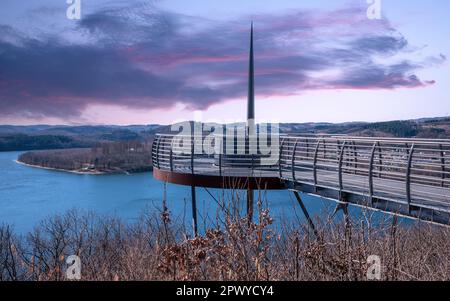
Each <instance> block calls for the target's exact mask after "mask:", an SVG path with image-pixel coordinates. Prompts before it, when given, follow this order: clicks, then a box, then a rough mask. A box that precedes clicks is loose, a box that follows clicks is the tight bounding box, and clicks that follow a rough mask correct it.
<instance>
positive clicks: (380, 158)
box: [377, 141, 383, 178]
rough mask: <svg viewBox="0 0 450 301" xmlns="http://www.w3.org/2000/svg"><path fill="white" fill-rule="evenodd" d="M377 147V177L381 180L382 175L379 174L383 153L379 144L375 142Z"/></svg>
mask: <svg viewBox="0 0 450 301" xmlns="http://www.w3.org/2000/svg"><path fill="white" fill-rule="evenodd" d="M377 146H378V164H379V165H380V166H378V177H379V178H381V177H382V174H381V172H382V171H383V153H382V151H381V145H380V142H379V141H378V142H377Z"/></svg>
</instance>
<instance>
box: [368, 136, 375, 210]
mask: <svg viewBox="0 0 450 301" xmlns="http://www.w3.org/2000/svg"><path fill="white" fill-rule="evenodd" d="M376 149H377V142H375V143H374V144H373V147H372V152H371V153H370V162H369V197H370V205H372V206H373V160H374V159H375V151H376Z"/></svg>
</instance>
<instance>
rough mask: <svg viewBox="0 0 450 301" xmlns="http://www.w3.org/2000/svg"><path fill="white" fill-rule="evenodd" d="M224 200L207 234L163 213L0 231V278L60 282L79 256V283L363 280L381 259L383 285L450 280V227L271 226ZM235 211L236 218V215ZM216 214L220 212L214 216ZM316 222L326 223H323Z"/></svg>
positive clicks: (81, 217)
mask: <svg viewBox="0 0 450 301" xmlns="http://www.w3.org/2000/svg"><path fill="white" fill-rule="evenodd" d="M235 203H236V202H234V203H233V202H227V205H226V206H225V202H222V206H221V208H222V209H221V214H220V217H218V218H217V220H216V223H215V225H214V226H212V227H211V228H210V229H209V230H207V231H206V232H205V233H204V235H202V236H200V237H196V238H192V237H189V236H188V234H187V231H186V229H184V227H183V226H181V225H180V224H179V223H175V222H172V221H171V220H170V219H171V216H170V213H169V212H168V211H167V208H165V206H163V208H165V209H164V210H163V211H162V212H160V214H156V215H155V214H143V215H142V216H141V218H140V219H139V220H138V221H137V222H135V223H133V224H125V223H123V222H122V221H121V220H119V219H117V218H110V217H99V216H95V215H94V214H80V213H78V212H77V211H69V212H67V213H66V214H64V215H62V216H55V217H52V218H49V219H47V220H45V221H43V222H42V223H41V224H40V225H38V226H37V227H36V228H35V230H34V231H33V232H31V233H29V234H28V235H26V236H25V237H21V236H17V235H15V234H14V233H13V231H12V230H11V228H10V227H9V226H6V225H4V226H1V227H0V280H65V269H66V267H67V265H66V264H65V258H66V257H67V256H69V255H73V254H75V255H78V256H79V257H80V258H81V262H82V279H83V280H344V281H353V280H358V281H359V280H366V273H367V269H368V264H367V258H368V256H370V255H378V256H380V258H381V263H382V279H383V280H450V230H449V229H447V228H443V227H433V226H430V225H426V224H416V225H413V226H398V225H397V222H396V218H390V219H388V220H387V221H385V222H377V223H373V222H371V218H370V217H368V218H366V219H364V220H359V221H355V220H353V221H351V225H346V224H345V223H344V222H341V221H334V222H333V221H330V219H329V218H328V217H326V216H325V217H324V218H322V219H318V220H317V221H316V222H317V223H318V224H317V229H318V231H319V237H318V238H316V237H315V236H314V235H313V234H312V233H311V231H309V229H308V227H307V225H306V224H301V223H300V224H297V223H290V224H289V223H285V224H283V225H282V227H273V226H272V222H273V221H272V219H271V217H270V214H269V210H267V209H265V208H264V206H263V203H262V202H261V201H259V202H258V210H257V214H258V216H257V222H255V223H248V220H247V219H246V218H242V217H240V216H239V214H236V210H235V209H236V208H234V206H235V205H236V204H235ZM233 212H234V213H233ZM218 216H219V215H218ZM320 221H322V222H320Z"/></svg>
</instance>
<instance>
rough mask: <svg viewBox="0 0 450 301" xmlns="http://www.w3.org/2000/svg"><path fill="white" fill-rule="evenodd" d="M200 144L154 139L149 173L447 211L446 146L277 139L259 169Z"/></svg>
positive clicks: (256, 157)
mask: <svg viewBox="0 0 450 301" xmlns="http://www.w3.org/2000/svg"><path fill="white" fill-rule="evenodd" d="M302 137H303V138H302ZM184 138H185V139H184ZM201 138H204V136H202V135H194V134H191V135H184V136H183V135H181V136H180V135H171V134H158V135H156V137H155V140H154V142H153V143H154V144H153V146H152V159H153V166H154V168H155V169H160V170H166V171H168V172H174V173H181V174H193V175H212V176H215V175H216V176H220V177H222V176H224V175H226V176H233V175H238V176H246V177H272V178H280V179H281V180H283V181H284V182H286V183H297V184H305V185H311V186H312V190H311V191H313V192H314V191H315V193H319V192H320V191H321V188H324V187H325V188H327V189H328V188H329V189H334V190H335V191H336V192H337V193H339V194H340V195H341V196H342V195H344V193H345V194H347V193H348V192H352V193H357V194H359V195H360V196H361V197H362V198H364V199H366V200H368V201H369V203H370V204H371V205H374V200H377V202H376V204H378V203H379V201H380V200H383V199H386V198H388V199H395V200H397V201H398V202H400V203H402V204H405V206H406V205H408V206H409V207H410V208H411V210H415V208H421V207H420V206H425V204H426V206H428V207H429V206H432V207H433V206H438V207H442V206H443V205H448V206H449V208H450V140H447V141H442V140H439V141H434V140H426V141H425V140H423V139H422V140H420V139H404V140H401V139H398V138H396V139H395V140H394V139H386V138H384V139H383V138H382V139H380V138H367V137H356V138H352V137H347V136H338V137H337V136H328V137H324V136H304V135H303V136H290V135H281V136H280V145H278V147H276V148H274V149H273V150H272V151H273V152H275V153H274V156H273V157H274V158H273V159H274V161H273V162H271V163H268V164H267V165H264V164H263V163H262V160H260V158H262V157H261V156H262V155H261V154H259V153H258V154H253V155H250V154H247V155H245V154H243V155H239V154H233V155H227V154H226V153H223V152H219V153H218V154H209V155H208V154H201V153H200V154H197V153H195V152H196V150H197V146H199V143H202V142H203V140H201ZM224 138H225V137H222V139H221V138H220V136H219V138H218V140H215V141H214V143H215V144H214V145H215V147H216V150H217V147H219V144H218V143H220V147H222V151H223V146H224V143H225V140H224ZM178 139H180V140H178ZM188 139H189V140H188ZM177 141H179V142H177ZM248 142H249V141H247V140H244V141H240V146H243V145H246V149H247V147H249V145H248ZM188 143H190V145H189V144H188ZM277 152H278V153H277ZM341 201H342V199H341ZM418 202H419V204H418ZM420 202H422V203H420ZM376 204H375V205H376ZM449 210H450V209H449Z"/></svg>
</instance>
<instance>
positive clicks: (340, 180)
mask: <svg viewBox="0 0 450 301" xmlns="http://www.w3.org/2000/svg"><path fill="white" fill-rule="evenodd" d="M346 144H347V141H344V143H342V147H341V150H340V153H339V199H340V200H341V199H342V197H341V194H342V190H343V189H344V185H343V183H342V161H343V159H344V151H345V145H346Z"/></svg>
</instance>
